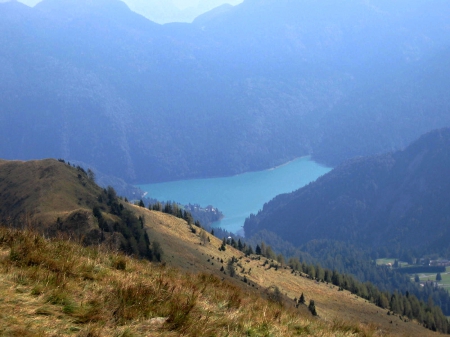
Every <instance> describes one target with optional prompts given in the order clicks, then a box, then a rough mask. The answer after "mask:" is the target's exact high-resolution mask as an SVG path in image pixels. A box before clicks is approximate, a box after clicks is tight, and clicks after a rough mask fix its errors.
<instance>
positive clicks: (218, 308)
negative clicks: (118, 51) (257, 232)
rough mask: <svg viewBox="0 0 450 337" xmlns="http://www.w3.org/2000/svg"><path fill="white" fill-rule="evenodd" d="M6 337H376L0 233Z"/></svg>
mask: <svg viewBox="0 0 450 337" xmlns="http://www.w3.org/2000/svg"><path fill="white" fill-rule="evenodd" d="M0 252H1V254H0V255H1V257H0V271H1V273H0V282H1V283H2V286H1V301H0V312H1V314H0V321H1V327H0V334H1V335H3V336H56V335H58V336H59V335H79V336H180V335H183V336H296V335H304V336H318V335H320V336H376V335H377V333H376V329H375V328H373V327H372V328H371V327H370V326H359V325H358V324H354V325H352V324H345V323H341V322H337V321H336V322H334V323H325V322H323V321H320V320H316V319H314V318H313V317H311V316H309V315H300V314H299V312H298V311H297V310H295V309H289V308H284V307H282V306H280V305H279V304H277V303H275V302H271V301H268V300H265V299H263V298H261V297H260V296H258V295H257V294H256V293H252V292H245V291H243V290H242V289H240V288H239V287H237V286H234V285H232V284H230V283H228V282H226V281H225V282H224V281H222V280H221V279H219V278H218V277H216V276H212V275H210V274H206V273H199V274H191V273H182V272H180V271H178V270H176V269H172V268H170V267H167V266H163V265H155V264H152V263H149V262H147V261H144V260H135V259H132V258H129V257H126V256H124V255H121V254H119V253H112V252H105V251H102V250H101V249H97V248H92V247H91V248H84V247H82V246H80V245H78V244H76V243H74V242H69V241H64V240H58V239H53V240H47V239H44V238H43V237H41V236H40V235H37V234H35V233H33V232H29V231H17V230H12V229H7V228H0Z"/></svg>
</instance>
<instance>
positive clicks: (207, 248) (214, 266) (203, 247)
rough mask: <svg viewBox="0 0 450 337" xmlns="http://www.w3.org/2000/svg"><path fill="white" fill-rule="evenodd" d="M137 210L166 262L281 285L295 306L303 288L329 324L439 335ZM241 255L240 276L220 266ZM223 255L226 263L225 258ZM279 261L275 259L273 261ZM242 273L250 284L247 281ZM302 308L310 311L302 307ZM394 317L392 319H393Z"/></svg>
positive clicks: (260, 285)
mask: <svg viewBox="0 0 450 337" xmlns="http://www.w3.org/2000/svg"><path fill="white" fill-rule="evenodd" d="M134 209H135V211H136V212H137V213H139V214H140V215H141V216H144V217H145V219H146V225H147V228H148V233H149V237H150V240H157V241H159V242H160V244H161V246H162V249H163V251H164V252H165V254H164V255H163V261H165V262H167V263H168V264H170V265H173V266H176V267H179V268H182V269H184V270H186V271H190V272H194V273H195V272H207V273H213V274H215V275H217V276H218V277H220V278H221V279H222V278H224V279H225V280H228V281H230V282H233V283H234V284H236V285H238V286H239V287H241V288H242V289H243V290H244V291H245V292H250V293H254V292H255V291H258V292H259V293H263V294H264V293H266V292H267V289H269V288H271V287H273V286H277V287H278V288H279V289H280V291H281V292H282V294H284V295H286V298H287V300H286V303H285V306H289V305H294V303H295V302H294V298H297V299H298V298H299V297H300V294H301V293H304V295H305V297H306V302H307V303H309V300H311V299H313V300H314V301H315V305H316V309H317V312H318V315H319V320H320V321H321V322H323V323H324V324H328V325H330V324H331V326H337V327H339V326H346V327H347V328H342V329H343V330H346V329H349V330H351V331H355V332H357V331H360V330H361V331H364V329H366V328H367V329H369V330H370V331H378V332H379V333H380V334H381V335H394V336H436V335H438V334H437V333H434V332H432V331H429V330H426V329H424V328H423V327H422V326H421V325H419V324H417V323H415V322H404V321H403V320H400V318H399V317H398V316H388V315H387V311H386V310H383V309H381V308H379V307H377V306H375V305H373V304H372V303H369V302H367V301H366V300H364V299H362V298H359V297H357V296H355V295H352V294H351V293H350V292H348V291H338V288H337V287H335V286H333V285H331V284H328V285H327V284H326V283H318V282H316V281H313V280H310V279H309V278H307V277H304V276H302V275H300V274H299V273H298V272H297V273H292V270H291V269H290V268H288V267H284V268H283V267H281V266H280V268H278V270H275V269H274V268H270V269H269V264H270V263H272V261H269V263H268V264H267V265H266V266H264V263H265V260H266V259H265V258H263V257H261V258H260V260H258V257H257V256H252V257H245V256H244V254H243V253H242V252H240V251H238V250H236V249H234V248H232V247H230V246H227V249H226V251H225V252H222V251H219V247H220V245H221V244H222V242H221V240H219V239H217V238H215V237H213V236H212V235H210V234H208V236H209V238H210V242H207V243H206V244H204V243H203V242H202V241H201V237H200V232H199V231H197V233H196V234H194V233H192V232H191V231H190V229H189V227H188V226H187V224H186V222H185V221H184V220H181V219H177V218H175V217H173V216H170V215H167V214H163V213H160V212H154V211H148V210H146V209H143V208H140V207H137V206H135V207H134ZM233 256H234V257H236V258H237V259H238V265H239V266H240V267H237V268H236V271H237V276H236V277H234V278H231V277H229V276H228V275H224V274H223V272H221V271H220V268H221V267H222V266H223V267H224V268H225V270H226V264H227V261H228V260H229V259H231V258H232V257H233ZM221 260H223V263H221ZM274 263H276V261H274ZM244 277H245V278H246V279H247V283H244V282H243V279H244ZM303 307H304V308H303V309H304V311H303V313H307V310H306V307H305V306H303ZM391 322H392V323H391Z"/></svg>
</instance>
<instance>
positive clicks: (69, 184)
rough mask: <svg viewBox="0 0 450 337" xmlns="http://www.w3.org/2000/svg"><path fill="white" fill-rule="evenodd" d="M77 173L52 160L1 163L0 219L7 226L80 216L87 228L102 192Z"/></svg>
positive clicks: (52, 221)
mask: <svg viewBox="0 0 450 337" xmlns="http://www.w3.org/2000/svg"><path fill="white" fill-rule="evenodd" d="M79 173H80V172H79V171H77V170H76V169H75V168H71V167H69V166H68V165H66V164H63V163H60V162H58V161H56V160H54V159H46V160H33V161H27V162H22V161H4V160H0V220H1V221H2V222H3V223H7V224H10V223H12V224H18V223H20V224H24V223H26V224H29V223H33V224H34V225H36V224H37V223H41V224H42V225H43V227H46V226H49V225H50V224H54V223H55V222H56V219H57V218H58V217H61V218H62V219H64V220H65V219H67V218H69V217H70V216H71V215H72V216H73V215H74V214H75V213H80V214H83V215H84V216H83V218H85V221H86V222H87V223H86V226H92V225H93V224H92V222H91V221H89V216H88V215H87V214H86V212H89V215H90V214H91V213H92V207H93V206H94V204H96V202H97V201H96V199H97V196H98V195H99V193H100V192H101V189H100V188H99V187H98V186H97V185H96V184H94V183H93V182H91V181H90V180H89V179H87V177H85V176H83V175H82V177H81V178H79V177H78V174H79Z"/></svg>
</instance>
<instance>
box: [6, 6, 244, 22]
mask: <svg viewBox="0 0 450 337" xmlns="http://www.w3.org/2000/svg"><path fill="white" fill-rule="evenodd" d="M7 1H12V0H0V2H7ZM18 1H20V2H22V3H24V4H26V5H28V6H34V5H36V4H37V3H38V2H40V1H41V0H18ZM61 1H63V0H61ZM122 1H123V2H125V3H126V4H127V5H128V7H130V9H131V10H133V11H135V12H137V13H139V14H141V15H143V16H145V17H147V18H148V19H150V20H152V21H155V22H158V23H166V22H173V21H183V22H191V21H192V20H193V19H194V18H195V17H196V16H198V15H200V14H202V13H204V12H207V11H209V10H211V9H213V8H214V7H217V6H220V5H222V4H225V3H228V4H231V5H237V4H239V3H241V2H242V1H243V0H122Z"/></svg>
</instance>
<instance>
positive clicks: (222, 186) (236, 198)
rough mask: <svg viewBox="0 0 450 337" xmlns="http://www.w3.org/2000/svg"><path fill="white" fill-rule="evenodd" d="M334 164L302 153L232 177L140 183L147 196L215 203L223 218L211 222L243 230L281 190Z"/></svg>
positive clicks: (301, 183) (304, 182) (299, 184)
mask: <svg viewBox="0 0 450 337" xmlns="http://www.w3.org/2000/svg"><path fill="white" fill-rule="evenodd" d="M330 170H331V168H328V167H326V166H323V165H321V164H319V163H316V162H315V161H313V160H311V159H310V156H302V157H299V158H296V159H293V160H291V161H289V162H286V163H283V164H281V165H278V166H276V167H273V168H270V169H266V170H261V171H253V172H246V173H242V174H238V175H234V176H231V177H219V178H206V179H190V180H179V181H172V182H167V183H155V184H146V185H138V187H139V188H141V189H142V190H143V191H145V192H148V194H147V196H148V197H151V198H154V199H157V200H160V201H168V200H172V201H175V202H177V203H180V204H182V205H187V204H189V203H191V204H198V205H201V206H202V207H204V206H206V205H214V207H216V208H218V209H220V211H221V212H222V214H223V215H224V218H223V219H221V220H220V221H216V222H214V223H212V225H211V226H212V227H216V228H217V227H220V228H222V229H224V230H226V231H229V232H233V233H236V232H241V231H242V229H243V225H244V222H245V219H246V218H247V217H249V216H250V214H252V213H253V214H256V213H257V212H258V211H259V210H260V209H262V207H263V206H264V204H265V203H267V202H268V201H270V200H271V199H273V198H274V197H276V196H277V195H279V194H283V193H289V192H292V191H293V190H297V189H299V188H301V187H303V186H305V185H307V184H308V183H310V182H311V181H314V180H316V179H317V178H318V177H320V176H322V175H323V174H325V173H327V172H329V171H330Z"/></svg>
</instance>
